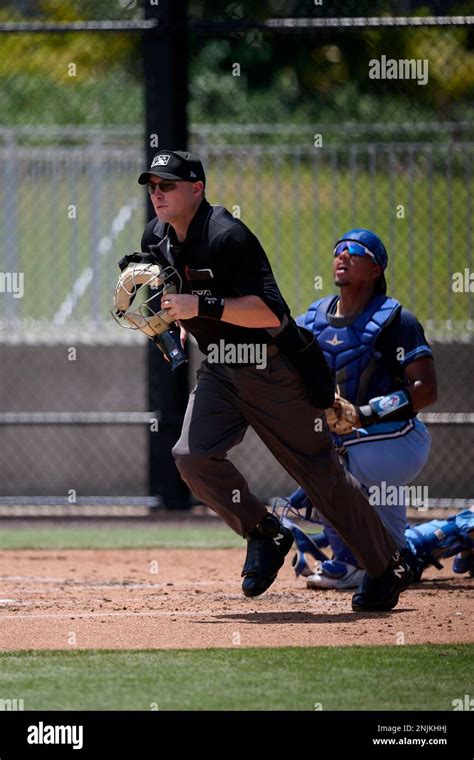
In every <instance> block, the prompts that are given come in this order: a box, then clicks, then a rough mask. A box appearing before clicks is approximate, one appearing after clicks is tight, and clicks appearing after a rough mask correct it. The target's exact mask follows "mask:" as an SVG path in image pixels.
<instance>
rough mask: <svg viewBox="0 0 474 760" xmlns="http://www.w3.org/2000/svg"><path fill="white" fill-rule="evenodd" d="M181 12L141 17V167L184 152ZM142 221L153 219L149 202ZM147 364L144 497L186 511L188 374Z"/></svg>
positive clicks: (156, 355) (169, 4)
mask: <svg viewBox="0 0 474 760" xmlns="http://www.w3.org/2000/svg"><path fill="white" fill-rule="evenodd" d="M186 11H187V0H160V3H159V4H156V5H152V4H149V3H146V4H145V17H146V18H147V19H152V18H153V19H157V20H158V22H159V24H158V27H157V28H155V29H152V30H150V31H146V32H144V36H143V57H144V70H145V107H146V135H145V165H146V166H149V165H150V163H151V160H152V156H153V155H154V153H156V152H157V145H156V140H157V141H158V147H159V148H175V149H178V150H180V149H184V150H185V149H186V147H187V139H188V134H187V122H186V103H187V74H188V72H187V66H188V60H187V59H188V52H187V48H188V39H187V31H186V28H185V22H186ZM178 24H179V27H180V28H179V29H178V28H177V26H178ZM154 135H156V136H157V138H154V137H153V136H154ZM147 217H148V219H152V218H153V217H154V211H153V208H152V206H151V203H149V202H148V205H147ZM147 361H148V403H149V407H148V408H149V410H150V411H153V412H156V414H157V417H158V419H159V426H158V427H159V429H158V431H157V432H153V431H150V434H149V486H150V495H151V496H157V495H158V496H160V501H161V503H162V504H163V505H164V506H166V508H167V509H187V508H189V490H188V488H187V486H186V485H185V483H184V482H183V481H182V480H181V477H180V475H179V472H178V470H177V469H176V465H175V463H174V459H173V456H172V454H171V448H172V446H173V445H174V444H175V443H176V441H177V440H178V438H179V434H180V432H181V425H182V421H183V417H184V412H185V409H186V404H187V400H188V370H187V367H186V365H184V366H181V367H180V368H178V369H177V370H175V371H174V372H173V373H171V371H170V369H169V367H168V366H167V365H165V362H164V361H163V359H162V357H161V356H160V352H159V351H158V349H157V348H156V347H155V346H154V345H153V343H151V341H150V343H149V346H148V354H147Z"/></svg>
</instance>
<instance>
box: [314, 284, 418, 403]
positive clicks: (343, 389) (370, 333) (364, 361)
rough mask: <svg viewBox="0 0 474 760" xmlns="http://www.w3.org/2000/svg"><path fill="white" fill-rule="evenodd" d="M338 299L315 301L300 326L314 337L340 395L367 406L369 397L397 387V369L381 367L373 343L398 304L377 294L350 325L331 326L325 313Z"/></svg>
mask: <svg viewBox="0 0 474 760" xmlns="http://www.w3.org/2000/svg"><path fill="white" fill-rule="evenodd" d="M337 298H338V296H334V295H333V296H328V297H327V298H322V299H321V300H319V301H315V303H313V304H312V305H311V306H310V307H309V309H308V311H307V312H306V314H305V317H304V323H303V326H304V327H306V328H307V329H308V330H311V331H312V332H314V333H315V335H316V336H317V338H318V342H319V344H320V346H321V348H322V350H323V353H324V356H325V358H326V361H327V362H328V364H329V366H330V368H331V369H332V371H333V373H334V376H335V378H336V384H337V385H338V387H339V393H340V395H341V396H343V397H344V398H346V399H347V400H348V401H351V402H352V403H353V404H366V403H367V402H368V401H369V399H370V398H373V397H374V396H380V395H385V394H386V393H388V392H389V391H391V390H394V385H396V384H397V383H396V380H397V377H396V376H397V374H398V373H397V371H396V369H395V371H394V368H393V367H392V368H391V367H388V366H383V364H382V363H381V361H380V355H379V354H377V353H376V352H375V351H374V344H375V341H376V340H377V338H378V336H379V335H380V333H381V331H382V330H383V329H384V328H385V327H387V325H389V324H390V322H391V321H392V320H393V319H394V317H395V316H396V315H397V314H398V312H399V311H400V309H401V304H400V303H399V302H398V301H396V300H395V299H394V298H388V297H387V296H385V295H378V296H376V297H375V298H374V299H373V300H372V301H371V302H370V303H369V304H368V306H367V307H366V309H365V310H364V311H363V312H362V313H361V314H359V315H358V316H357V318H356V319H355V320H354V321H353V322H352V324H350V325H347V326H345V327H333V326H332V325H331V324H330V323H329V321H328V313H330V311H331V307H332V306H333V305H334V303H335V302H336V300H337ZM394 359H395V357H394ZM395 364H396V362H395ZM399 372H400V370H399ZM401 374H403V373H401Z"/></svg>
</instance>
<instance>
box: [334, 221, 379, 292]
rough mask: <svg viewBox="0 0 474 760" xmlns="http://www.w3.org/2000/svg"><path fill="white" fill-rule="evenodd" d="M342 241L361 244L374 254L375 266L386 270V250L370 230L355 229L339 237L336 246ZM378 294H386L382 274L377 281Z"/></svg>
mask: <svg viewBox="0 0 474 760" xmlns="http://www.w3.org/2000/svg"><path fill="white" fill-rule="evenodd" d="M344 240H354V241H355V242H356V243H362V245H365V247H366V248H368V249H369V251H371V253H373V254H374V256H375V260H376V262H377V264H380V266H381V267H382V269H383V270H385V269H386V268H387V263H388V256H387V249H386V248H385V246H384V244H383V242H382V240H381V239H380V238H379V236H378V235H376V234H375V232H372V230H365V229H362V228H355V229H353V230H349V231H348V232H346V233H344V235H341V237H340V238H339V240H338V241H337V243H336V245H338V244H339V243H342V242H343V241H344ZM376 289H377V292H378V293H386V292H387V283H386V282H385V275H384V274H383V273H382V274H381V275H380V277H379V278H378V280H377V286H376Z"/></svg>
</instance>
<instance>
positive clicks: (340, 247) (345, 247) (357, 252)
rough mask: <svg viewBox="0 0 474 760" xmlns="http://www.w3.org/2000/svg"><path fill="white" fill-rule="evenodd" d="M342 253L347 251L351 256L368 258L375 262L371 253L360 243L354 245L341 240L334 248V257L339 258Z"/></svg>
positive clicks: (351, 242)
mask: <svg viewBox="0 0 474 760" xmlns="http://www.w3.org/2000/svg"><path fill="white" fill-rule="evenodd" d="M343 251H348V252H349V254H350V255H351V256H370V258H371V259H373V260H374V261H376V258H375V256H374V254H373V253H372V251H369V249H368V248H366V247H365V246H364V245H361V243H355V242H353V241H351V240H343V241H342V243H338V244H337V245H336V247H335V248H334V256H339V255H340V254H341V253H342V252H343Z"/></svg>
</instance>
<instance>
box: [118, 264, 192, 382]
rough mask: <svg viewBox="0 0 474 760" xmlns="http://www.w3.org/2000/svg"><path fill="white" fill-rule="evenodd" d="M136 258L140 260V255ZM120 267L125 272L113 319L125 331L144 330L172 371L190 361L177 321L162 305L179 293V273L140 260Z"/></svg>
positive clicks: (172, 268) (121, 276) (120, 279)
mask: <svg viewBox="0 0 474 760" xmlns="http://www.w3.org/2000/svg"><path fill="white" fill-rule="evenodd" d="M132 256H136V257H137V258H139V257H140V254H132ZM126 258H127V257H126ZM129 258H131V257H129ZM122 262H124V266H123V267H122ZM119 266H121V269H122V272H121V275H120V277H119V280H118V282H117V286H116V288H115V293H114V307H113V309H112V312H111V313H112V316H113V318H114V319H115V321H116V322H118V324H119V325H121V327H127V328H129V329H132V330H141V332H143V333H144V334H145V335H146V336H147V337H148V338H150V339H151V340H153V342H154V343H155V345H156V346H157V347H158V348H159V349H160V351H162V352H163V354H165V356H167V357H168V359H169V362H170V365H171V369H172V370H174V369H176V368H177V367H179V366H180V365H181V364H183V363H184V362H186V361H187V357H186V354H185V352H184V350H183V348H182V346H181V342H180V339H179V334H178V332H177V331H176V330H174V329H173V325H175V320H174V319H172V318H171V317H170V316H169V313H168V311H167V310H166V309H162V308H161V302H162V300H164V299H165V297H166V294H167V293H176V292H179V290H180V287H181V278H180V276H179V274H178V272H177V271H176V269H174V267H171V266H169V267H162V266H161V265H160V264H152V263H150V262H147V261H139V260H131V261H130V260H128V261H127V260H126V259H122V261H121V262H120V264H119ZM150 292H151V295H150Z"/></svg>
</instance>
